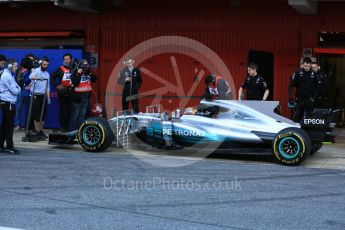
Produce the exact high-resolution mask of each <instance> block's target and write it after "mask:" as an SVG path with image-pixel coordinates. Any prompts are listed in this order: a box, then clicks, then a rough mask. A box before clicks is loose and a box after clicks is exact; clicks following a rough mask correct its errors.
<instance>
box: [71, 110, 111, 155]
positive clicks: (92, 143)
mask: <svg viewBox="0 0 345 230" xmlns="http://www.w3.org/2000/svg"><path fill="white" fill-rule="evenodd" d="M113 137H114V135H113V132H112V130H111V128H110V126H109V123H108V121H107V120H105V119H104V118H102V117H93V118H89V119H87V120H86V121H84V122H83V123H82V125H81V126H80V127H79V129H78V134H77V139H78V142H79V144H80V145H81V146H82V147H83V148H84V149H85V150H86V151H88V152H101V151H104V150H106V149H107V148H108V147H109V146H110V145H111V143H112V141H113Z"/></svg>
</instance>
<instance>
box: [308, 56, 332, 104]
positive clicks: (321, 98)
mask: <svg viewBox="0 0 345 230" xmlns="http://www.w3.org/2000/svg"><path fill="white" fill-rule="evenodd" d="M311 70H312V71H313V72H314V74H315V75H316V80H317V85H316V86H317V95H316V98H315V108H319V109H325V108H327V107H328V105H327V99H328V98H327V97H328V77H327V75H326V74H325V73H324V72H323V71H321V70H320V66H319V65H318V64H317V63H316V62H313V63H311Z"/></svg>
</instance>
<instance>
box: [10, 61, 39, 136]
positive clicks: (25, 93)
mask: <svg viewBox="0 0 345 230" xmlns="http://www.w3.org/2000/svg"><path fill="white" fill-rule="evenodd" d="M34 59H35V58H34V55H33V54H27V55H25V57H24V58H23V59H22V62H21V65H20V68H19V70H18V73H17V77H16V78H17V79H16V80H17V83H18V85H19V86H20V88H21V93H20V94H18V98H17V113H16V128H15V130H14V131H20V130H21V129H23V128H24V127H26V123H27V122H28V121H27V119H24V122H23V121H22V109H23V107H25V111H26V113H28V112H29V106H30V83H31V81H30V79H29V75H30V74H31V71H32V70H33V69H34Z"/></svg>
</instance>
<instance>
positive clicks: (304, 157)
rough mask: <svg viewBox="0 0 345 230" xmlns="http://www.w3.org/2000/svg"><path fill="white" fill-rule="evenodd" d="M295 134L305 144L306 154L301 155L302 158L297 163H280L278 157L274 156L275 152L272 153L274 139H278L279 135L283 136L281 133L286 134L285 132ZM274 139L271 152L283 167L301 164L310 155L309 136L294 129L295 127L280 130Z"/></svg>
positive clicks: (298, 129) (300, 130)
mask: <svg viewBox="0 0 345 230" xmlns="http://www.w3.org/2000/svg"><path fill="white" fill-rule="evenodd" d="M291 131H293V132H295V133H297V134H299V135H300V136H301V137H302V139H303V142H304V143H305V146H306V152H305V154H304V155H303V157H302V158H300V159H299V160H298V161H297V162H294V163H287V162H282V161H281V160H279V159H278V157H277V156H276V154H275V152H274V148H275V146H274V142H275V139H276V137H278V136H279V135H281V134H283V133H287V132H291ZM276 137H275V138H274V139H273V142H272V151H273V155H274V156H275V158H276V159H277V160H278V161H279V162H280V163H282V164H284V165H299V164H300V163H302V162H303V161H304V160H305V159H306V158H307V157H308V155H310V153H311V150H312V145H311V140H310V137H309V135H308V134H307V133H306V132H305V131H304V130H302V129H300V128H295V127H290V128H286V129H283V130H281V131H280V132H279V133H277V135H276Z"/></svg>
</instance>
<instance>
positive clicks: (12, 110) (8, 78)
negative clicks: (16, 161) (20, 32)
mask: <svg viewBox="0 0 345 230" xmlns="http://www.w3.org/2000/svg"><path fill="white" fill-rule="evenodd" d="M17 70H18V63H17V62H16V61H15V60H8V62H7V66H6V68H5V69H4V71H3V73H2V75H1V78H0V106H1V111H2V122H1V127H0V150H1V152H6V153H9V154H18V153H19V150H17V149H15V148H14V144H13V128H14V116H15V114H16V101H17V95H18V94H19V93H20V87H19V85H18V84H17V82H16V80H15V78H14V74H15V73H16V71H17ZM5 141H6V148H4V144H5Z"/></svg>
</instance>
